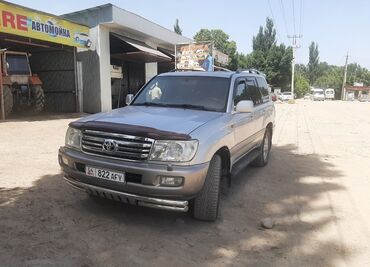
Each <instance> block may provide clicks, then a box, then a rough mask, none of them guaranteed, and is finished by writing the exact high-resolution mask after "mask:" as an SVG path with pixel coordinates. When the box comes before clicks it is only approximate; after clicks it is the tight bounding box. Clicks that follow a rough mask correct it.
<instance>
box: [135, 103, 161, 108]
mask: <svg viewBox="0 0 370 267" xmlns="http://www.w3.org/2000/svg"><path fill="white" fill-rule="evenodd" d="M132 106H156V107H168V105H167V104H163V103H153V102H142V103H133V104H132Z"/></svg>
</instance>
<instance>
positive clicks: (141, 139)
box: [83, 130, 154, 142]
mask: <svg viewBox="0 0 370 267" xmlns="http://www.w3.org/2000/svg"><path fill="white" fill-rule="evenodd" d="M83 132H85V133H87V134H89V133H91V134H96V135H101V136H107V135H108V136H114V137H119V138H126V139H133V140H140V141H148V142H154V139H151V138H147V137H140V136H133V135H126V134H118V133H109V132H101V131H93V130H84V131H83Z"/></svg>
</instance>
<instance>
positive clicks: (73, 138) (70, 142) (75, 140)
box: [66, 127, 82, 149]
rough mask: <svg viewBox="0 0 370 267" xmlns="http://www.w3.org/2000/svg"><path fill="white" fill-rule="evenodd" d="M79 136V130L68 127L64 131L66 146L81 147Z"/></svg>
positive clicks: (80, 134)
mask: <svg viewBox="0 0 370 267" xmlns="http://www.w3.org/2000/svg"><path fill="white" fill-rule="evenodd" d="M81 136H82V133H81V131H80V130H77V129H75V128H72V127H69V128H68V130H67V133H66V146H69V147H73V148H78V149H80V148H81Z"/></svg>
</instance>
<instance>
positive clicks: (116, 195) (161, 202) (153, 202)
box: [64, 176, 189, 212]
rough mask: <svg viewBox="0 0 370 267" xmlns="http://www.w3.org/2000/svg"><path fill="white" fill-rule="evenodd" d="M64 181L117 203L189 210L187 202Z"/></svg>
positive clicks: (68, 180)
mask: <svg viewBox="0 0 370 267" xmlns="http://www.w3.org/2000/svg"><path fill="white" fill-rule="evenodd" d="M64 180H65V181H66V182H67V183H68V184H69V185H71V186H72V187H74V188H77V189H80V190H83V191H86V192H90V191H91V192H92V193H94V194H96V191H97V192H100V193H102V194H103V195H104V196H105V197H106V198H109V199H113V200H116V201H117V200H118V201H120V200H121V202H124V203H129V204H132V201H130V200H133V203H136V204H137V205H138V206H143V207H150V208H156V209H164V210H173V211H182V212H186V211H188V209H189V207H188V204H189V203H188V201H186V200H168V199H160V198H154V197H144V196H139V195H135V194H130V193H124V192H119V191H115V190H111V189H107V188H103V187H98V186H95V185H90V184H85V183H81V182H78V181H75V180H71V179H69V178H68V177H66V176H64ZM105 194H108V196H112V197H107V196H106V195H105ZM99 195H100V194H99ZM121 198H122V199H121ZM127 199H128V201H127Z"/></svg>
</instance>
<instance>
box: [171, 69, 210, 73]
mask: <svg viewBox="0 0 370 267" xmlns="http://www.w3.org/2000/svg"><path fill="white" fill-rule="evenodd" d="M180 71H205V70H204V69H173V70H170V71H169V72H180Z"/></svg>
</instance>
